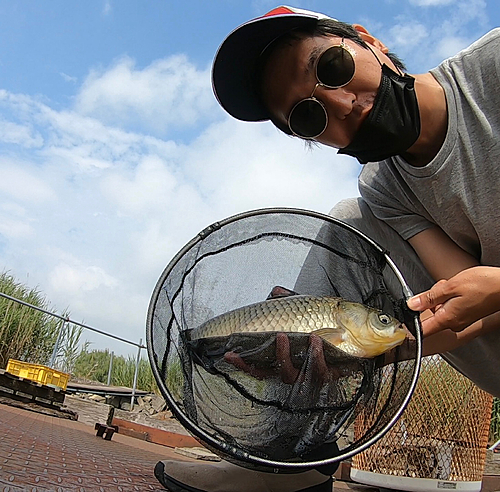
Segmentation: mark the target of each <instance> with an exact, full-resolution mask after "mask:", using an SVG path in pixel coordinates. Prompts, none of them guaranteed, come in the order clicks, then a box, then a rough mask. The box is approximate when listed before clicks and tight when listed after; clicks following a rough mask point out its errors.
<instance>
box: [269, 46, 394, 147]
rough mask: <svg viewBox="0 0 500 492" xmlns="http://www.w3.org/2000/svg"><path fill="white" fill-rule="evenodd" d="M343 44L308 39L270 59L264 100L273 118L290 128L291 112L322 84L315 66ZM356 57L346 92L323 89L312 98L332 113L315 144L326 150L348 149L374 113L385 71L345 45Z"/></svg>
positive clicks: (276, 52) (357, 48)
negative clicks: (372, 110)
mask: <svg viewBox="0 0 500 492" xmlns="http://www.w3.org/2000/svg"><path fill="white" fill-rule="evenodd" d="M341 42H342V39H341V38H338V37H334V36H328V37H323V36H321V37H314V38H311V37H308V38H304V39H300V40H295V41H292V42H291V43H289V44H286V45H284V46H280V47H278V48H276V49H275V50H274V52H273V53H272V54H271V55H270V57H269V60H268V62H267V63H266V66H265V68H264V72H263V91H262V92H263V98H264V102H265V104H266V105H267V107H268V108H269V110H270V111H271V113H272V114H273V116H274V117H275V118H276V119H277V120H278V121H280V122H281V123H283V124H284V125H287V121H288V116H289V115H290V111H291V110H292V108H293V107H294V106H295V104H297V103H298V102H299V101H301V100H302V99H305V98H308V97H310V96H311V94H312V92H313V90H314V87H315V86H316V84H317V82H318V80H317V79H316V73H315V66H316V65H315V61H316V60H317V58H318V57H319V56H320V55H321V54H322V53H323V52H324V51H325V50H326V49H328V48H329V47H331V46H334V45H339V44H340V43H341ZM344 43H345V44H347V45H348V46H349V48H350V50H351V52H352V54H353V56H354V62H355V73H354V77H353V79H352V80H351V81H350V82H349V83H348V84H347V85H345V86H344V87H340V88H338V89H327V88H325V87H322V86H319V87H318V88H317V89H316V91H315V92H314V97H315V98H316V99H318V100H320V101H321V102H322V103H323V104H324V105H325V108H326V111H327V113H328V126H327V128H326V130H325V131H324V132H323V133H322V134H321V135H320V136H319V137H318V138H316V139H315V140H316V141H318V142H320V143H323V144H325V145H328V146H331V147H335V148H343V147H346V146H347V145H348V144H349V143H350V142H351V140H352V139H353V137H354V135H355V134H356V132H357V130H358V128H359V127H360V125H361V123H362V122H363V121H364V119H365V118H366V117H367V116H368V113H369V112H370V110H371V108H372V105H373V101H374V99H375V96H376V94H377V90H378V88H379V85H380V80H381V73H382V72H381V66H380V63H379V61H378V60H377V58H375V56H374V55H373V53H372V52H371V51H370V50H368V49H365V48H363V47H361V46H359V45H358V44H356V43H355V42H353V41H351V40H349V39H345V40H344ZM373 50H374V51H375V53H376V55H377V57H379V59H380V61H381V62H382V63H387V64H388V65H390V66H392V64H391V63H390V61H389V60H388V58H387V57H386V56H385V55H384V54H383V53H382V52H381V51H379V50H377V49H376V48H373Z"/></svg>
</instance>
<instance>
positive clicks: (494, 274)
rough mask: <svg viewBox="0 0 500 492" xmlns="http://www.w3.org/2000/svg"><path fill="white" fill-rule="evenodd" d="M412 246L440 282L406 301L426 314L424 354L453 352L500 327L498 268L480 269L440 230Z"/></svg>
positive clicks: (428, 232)
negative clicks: (454, 349)
mask: <svg viewBox="0 0 500 492" xmlns="http://www.w3.org/2000/svg"><path fill="white" fill-rule="evenodd" d="M409 243H410V244H411V245H412V247H413V248H414V249H415V251H416V253H417V254H418V256H419V257H420V259H421V261H422V263H423V264H424V266H425V267H426V268H427V270H428V271H429V273H430V274H431V275H432V277H433V278H434V279H436V280H437V281H438V282H437V283H436V284H435V285H434V286H433V287H432V288H431V289H429V290H428V291H426V292H423V293H420V294H418V295H416V296H414V297H413V298H412V299H411V300H410V301H409V302H408V305H409V307H410V308H411V309H414V310H416V311H421V312H422V313H423V314H422V320H423V321H422V329H423V332H424V337H427V338H426V341H425V352H426V353H438V352H442V351H445V350H452V349H453V348H456V347H458V346H460V345H462V344H464V343H467V342H468V341H470V340H471V339H473V338H475V337H476V336H478V335H480V334H484V333H487V332H490V331H492V330H495V329H497V328H498V327H499V326H500V313H499V312H498V311H499V310H500V268H497V267H485V266H479V263H478V261H477V260H476V259H475V258H474V257H472V256H471V255H470V254H469V253H467V252H465V251H464V250H463V249H461V248H460V247H459V246H457V245H456V244H455V243H454V242H453V241H452V240H451V239H450V238H449V237H448V236H447V235H446V234H445V233H444V232H443V231H442V230H441V229H440V228H438V227H434V228H431V229H427V230H425V231H423V232H421V233H419V234H417V235H415V236H414V237H412V238H411V239H410V240H409ZM426 310H428V311H426ZM424 312H425V314H424ZM452 330H453V331H452Z"/></svg>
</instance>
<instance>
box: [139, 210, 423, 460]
mask: <svg viewBox="0 0 500 492" xmlns="http://www.w3.org/2000/svg"><path fill="white" fill-rule="evenodd" d="M275 286H284V287H285V288H286V289H289V290H291V291H293V292H294V293H297V294H304V295H306V294H307V295H313V296H325V295H329V296H336V297H341V298H345V299H348V300H350V301H354V302H359V303H362V304H364V305H366V306H370V307H374V308H377V309H381V310H383V311H384V312H385V313H387V314H390V315H392V316H394V317H396V318H398V319H399V320H402V321H403V320H405V319H406V320H407V326H409V327H410V328H411V327H412V326H413V323H414V318H413V317H412V316H410V315H409V313H407V312H406V311H405V309H404V306H405V302H404V299H405V295H404V293H405V290H404V288H403V284H402V280H401V278H399V277H398V275H397V274H396V273H395V271H394V268H393V267H391V265H390V264H388V257H387V256H386V254H385V252H384V251H382V250H381V249H380V248H379V247H378V246H377V245H375V244H374V243H372V242H371V241H369V240H368V239H367V238H365V237H364V236H363V235H361V234H360V233H359V232H358V231H356V230H354V229H352V228H350V227H348V226H346V225H345V224H342V223H340V222H338V221H335V220H334V219H331V218H329V217H327V216H322V215H319V214H312V213H306V212H301V211H292V210H287V209H285V210H283V209H281V210H277V211H271V210H267V211H256V212H255V213H248V214H242V215H241V216H237V217H236V218H232V219H228V220H227V221H225V222H221V223H217V224H214V225H213V226H211V227H210V228H208V229H207V230H205V231H203V232H202V233H200V235H199V236H197V237H196V238H195V239H194V240H193V241H191V243H190V244H188V245H186V247H185V248H184V249H183V250H182V251H181V252H180V253H179V254H178V255H177V256H176V258H174V260H172V262H171V263H170V264H169V266H168V267H167V268H166V270H165V272H164V273H163V275H162V276H161V277H160V279H159V281H158V284H157V286H156V289H155V292H154V293H153V297H152V300H151V304H150V310H149V314H148V333H147V335H148V352H149V356H150V361H151V364H152V367H153V372H154V374H155V377H156V379H157V381H158V384H159V387H160V390H161V391H162V393H163V395H164V396H165V398H166V399H167V401H168V402H169V403H170V406H171V409H172V411H173V413H174V414H175V415H176V416H177V418H178V419H179V420H180V421H181V423H182V424H183V425H184V426H185V427H187V428H188V430H190V431H191V432H192V433H193V434H194V435H195V436H196V437H198V438H199V439H200V440H201V441H202V442H203V443H204V444H205V445H206V446H207V447H209V448H211V449H213V450H214V451H216V452H217V453H219V454H221V455H222V456H223V457H225V458H227V459H231V460H233V461H236V462H239V463H240V464H243V465H248V464H249V463H253V465H256V466H257V465H283V466H285V467H287V466H288V467H289V468H290V469H292V468H293V467H294V466H296V467H301V466H303V465H304V464H309V463H317V462H319V461H324V460H326V461H335V460H336V459H337V458H338V457H340V458H342V459H343V457H345V456H346V455H348V454H349V453H354V452H356V451H357V450H358V449H360V447H361V446H363V445H365V444H366V443H368V442H369V441H370V440H371V439H373V438H374V437H375V436H377V435H378V434H380V433H381V432H385V429H386V427H387V426H388V424H389V423H390V421H391V419H393V418H394V417H395V416H396V415H397V413H398V412H400V411H401V409H402V406H404V404H405V399H407V398H408V395H409V393H410V392H411V390H412V384H414V383H412V378H413V377H414V375H415V373H416V372H418V367H417V365H418V364H417V360H418V357H417V348H416V346H415V345H413V348H410V349H406V351H405V355H404V357H403V356H402V353H401V352H400V350H399V349H396V350H395V351H393V352H392V353H391V354H390V355H389V356H379V357H377V358H357V357H354V356H352V355H349V354H347V353H345V352H343V351H340V350H338V349H337V348H335V347H334V346H332V345H331V344H329V343H328V342H325V341H324V340H323V339H319V340H320V341H319V342H318V341H317V340H318V339H317V340H316V341H315V342H314V343H313V341H312V337H310V336H309V334H307V333H301V332H300V331H299V332H298V333H294V334H288V335H287V338H286V341H287V344H288V345H289V355H290V360H291V362H292V366H293V374H294V377H293V378H291V379H290V377H288V379H287V380H284V378H283V374H282V373H281V372H280V371H279V369H278V366H279V364H278V362H277V357H276V354H277V351H278V350H280V344H283V343H284V342H283V338H282V337H280V335H277V334H276V333H273V332H270V333H259V332H257V333H253V334H241V333H235V334H232V335H227V336H221V337H214V338H210V339H208V338H207V339H204V340H201V341H200V340H197V341H196V343H193V341H192V340H190V337H189V335H188V334H189V332H190V330H192V329H194V328H197V327H199V326H200V325H202V324H203V323H204V322H206V321H207V320H210V319H212V318H214V317H215V316H218V315H221V314H224V313H227V312H228V311H231V310H233V309H237V308H240V307H243V306H248V305H249V304H252V303H256V302H261V301H263V300H265V299H266V298H267V297H268V296H269V294H270V292H272V291H273V288H274V287H275ZM318 343H320V345H321V347H318ZM288 345H287V351H288ZM318 350H319V351H320V352H319V353H321V352H322V355H321V357H324V362H325V364H322V365H321V368H322V370H318V367H319V366H318ZM287 353H288V352H287ZM227 354H238V357H239V358H241V359H242V360H243V361H244V362H245V366H246V367H252V368H257V369H258V372H257V369H256V371H255V372H251V371H248V370H247V369H245V368H243V369H242V368H241V367H240V366H238V365H235V363H234V362H233V361H232V360H230V359H229V358H228V357H227ZM403 359H406V360H403ZM322 360H323V359H322ZM360 413H363V414H370V413H372V414H373V417H374V418H373V419H372V421H371V422H370V424H369V425H368V427H367V428H366V429H365V430H364V431H363V432H362V433H358V434H357V435H356V436H355V438H353V437H352V435H351V437H349V433H348V432H347V429H348V428H349V426H350V425H351V424H352V423H353V422H354V420H355V419H356V417H357V416H358V415H359V414H360Z"/></svg>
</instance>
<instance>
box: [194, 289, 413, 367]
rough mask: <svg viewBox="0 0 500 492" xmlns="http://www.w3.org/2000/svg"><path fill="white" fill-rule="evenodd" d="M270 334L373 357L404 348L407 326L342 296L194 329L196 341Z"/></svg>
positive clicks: (282, 305)
mask: <svg viewBox="0 0 500 492" xmlns="http://www.w3.org/2000/svg"><path fill="white" fill-rule="evenodd" d="M266 332H269V333H271V332H274V333H276V332H282V333H290V334H293V333H303V334H310V335H316V336H319V337H321V338H322V339H323V340H325V341H326V342H328V343H330V344H332V345H333V346H335V347H336V348H337V349H340V350H342V351H343V352H345V353H347V354H349V355H352V356H355V357H360V358H373V357H376V356H378V355H381V354H383V353H385V352H387V351H389V350H391V349H392V348H394V347H396V346H398V345H400V344H401V343H403V341H404V340H405V338H406V335H407V330H406V328H405V326H404V325H403V324H402V323H401V322H400V321H399V320H397V319H396V318H394V317H393V316H391V315H389V314H386V313H384V312H382V311H380V310H378V309H375V308H372V307H368V306H365V305H364V304H361V303H358V302H353V301H348V300H346V299H343V298H341V297H330V296H310V295H293V296H288V297H279V298H275V299H267V300H265V301H262V302H257V303H254V304H251V305H248V306H244V307H241V308H238V309H234V310H232V311H229V312H227V313H224V314H221V315H219V316H216V317H214V318H211V319H210V320H208V321H206V322H205V323H203V324H201V325H200V326H198V327H196V328H193V329H191V330H189V338H190V340H191V341H195V340H203V339H210V338H213V337H228V336H230V335H234V334H251V333H259V334H262V333H266Z"/></svg>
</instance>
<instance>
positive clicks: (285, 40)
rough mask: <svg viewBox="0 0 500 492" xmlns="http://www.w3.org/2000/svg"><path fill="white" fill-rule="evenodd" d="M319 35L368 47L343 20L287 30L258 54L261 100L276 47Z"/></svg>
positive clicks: (285, 129) (280, 125) (398, 61)
mask: <svg viewBox="0 0 500 492" xmlns="http://www.w3.org/2000/svg"><path fill="white" fill-rule="evenodd" d="M319 36H335V37H339V38H346V39H351V40H352V41H354V42H355V43H357V44H358V45H359V46H361V47H363V48H364V49H369V48H368V45H367V44H366V43H365V41H363V39H362V38H361V36H360V35H359V33H358V31H356V29H355V28H354V27H353V26H352V24H347V23H345V22H341V21H337V20H334V19H320V20H318V22H316V23H315V24H314V25H313V26H312V27H306V28H298V29H294V30H292V31H289V32H288V33H286V34H284V35H283V36H280V37H279V38H277V39H275V40H274V41H273V42H272V43H270V44H269V46H267V47H266V49H265V50H264V51H263V53H262V54H261V55H260V58H259V60H258V62H257V67H256V71H255V76H256V78H255V81H256V83H255V87H256V88H257V91H258V93H259V97H260V98H261V100H262V101H264V99H263V97H262V77H263V71H264V67H265V66H266V64H267V62H268V60H269V58H270V56H271V54H272V53H273V52H274V51H276V49H279V48H281V47H283V46H286V45H291V44H292V43H294V42H296V41H300V40H302V39H305V38H308V37H319ZM387 56H388V58H389V59H390V60H391V61H392V63H394V66H395V67H396V68H397V69H398V70H400V71H401V72H404V71H405V70H406V67H405V65H404V63H403V62H402V61H401V59H400V58H399V57H398V56H397V55H395V54H394V53H391V52H389V53H387ZM269 119H270V121H271V122H272V123H273V124H274V126H276V128H278V129H279V130H281V131H282V132H283V133H286V134H287V135H292V132H291V131H290V128H288V125H286V124H285V125H284V124H283V123H282V122H281V121H278V120H276V119H275V118H274V117H273V116H272V115H271V114H270V115H269Z"/></svg>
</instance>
